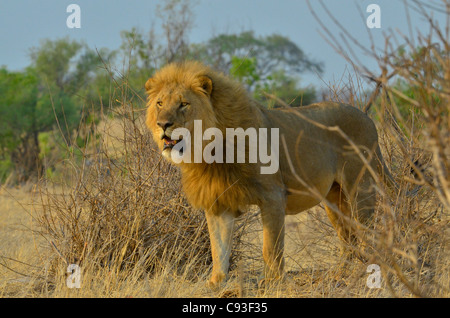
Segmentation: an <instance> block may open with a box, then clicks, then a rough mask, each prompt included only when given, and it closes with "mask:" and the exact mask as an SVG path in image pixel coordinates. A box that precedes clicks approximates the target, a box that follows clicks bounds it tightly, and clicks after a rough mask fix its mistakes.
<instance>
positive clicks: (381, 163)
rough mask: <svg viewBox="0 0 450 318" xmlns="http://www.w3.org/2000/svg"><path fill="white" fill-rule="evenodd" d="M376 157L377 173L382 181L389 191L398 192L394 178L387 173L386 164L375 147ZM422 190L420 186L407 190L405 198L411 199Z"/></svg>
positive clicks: (378, 149) (398, 187) (397, 185)
mask: <svg viewBox="0 0 450 318" xmlns="http://www.w3.org/2000/svg"><path fill="white" fill-rule="evenodd" d="M376 154H377V157H378V162H379V164H378V170H379V171H378V172H379V174H380V175H381V176H382V177H383V181H384V182H385V183H386V184H387V185H388V187H389V188H390V189H393V190H399V189H400V186H399V184H398V183H397V182H396V181H395V179H394V177H393V176H392V174H391V172H390V171H389V169H388V167H387V166H386V163H385V161H384V159H383V156H382V155H381V150H380V148H379V147H377V152H376ZM420 188H422V186H421V185H417V186H415V187H414V188H413V189H412V190H409V191H407V192H406V196H408V197H412V196H414V195H416V194H417V192H418V191H419V190H420Z"/></svg>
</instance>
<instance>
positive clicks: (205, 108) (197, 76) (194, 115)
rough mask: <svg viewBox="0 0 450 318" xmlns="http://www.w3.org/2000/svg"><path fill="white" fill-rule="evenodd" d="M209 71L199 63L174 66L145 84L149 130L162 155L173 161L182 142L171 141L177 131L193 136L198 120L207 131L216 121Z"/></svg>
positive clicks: (166, 68) (169, 66)
mask: <svg viewBox="0 0 450 318" xmlns="http://www.w3.org/2000/svg"><path fill="white" fill-rule="evenodd" d="M206 74H207V69H206V68H204V67H203V68H202V67H201V65H199V64H197V63H184V64H171V65H168V66H167V67H165V68H163V69H162V70H161V71H159V72H157V73H156V74H155V75H154V77H152V78H150V79H149V80H148V81H147V83H146V84H145V89H146V91H147V94H148V111H147V126H148V127H149V128H150V130H151V131H152V134H153V138H154V140H155V141H156V143H157V144H158V147H159V148H160V149H161V151H162V153H163V155H164V156H165V157H166V158H168V159H170V158H171V157H170V152H171V150H172V148H173V147H174V146H175V145H176V144H177V143H178V142H181V139H171V138H172V132H173V131H174V129H176V128H186V129H188V130H189V132H190V133H191V134H192V133H193V126H194V120H195V119H202V123H203V125H204V126H205V127H204V128H208V127H216V126H217V120H216V116H215V113H214V110H213V106H212V103H211V93H212V90H213V82H212V79H211V78H210V77H208V75H206Z"/></svg>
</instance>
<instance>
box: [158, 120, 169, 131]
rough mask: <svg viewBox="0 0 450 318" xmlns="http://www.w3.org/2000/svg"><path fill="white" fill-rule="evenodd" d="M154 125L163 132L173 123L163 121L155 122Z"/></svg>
mask: <svg viewBox="0 0 450 318" xmlns="http://www.w3.org/2000/svg"><path fill="white" fill-rule="evenodd" d="M156 124H157V125H158V126H159V127H161V128H162V129H163V130H164V131H165V130H166V129H167V128H169V127H170V126H172V125H173V122H170V121H168V120H165V121H157V122H156Z"/></svg>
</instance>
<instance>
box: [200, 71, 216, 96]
mask: <svg viewBox="0 0 450 318" xmlns="http://www.w3.org/2000/svg"><path fill="white" fill-rule="evenodd" d="M198 82H199V88H200V89H201V90H203V91H204V92H205V93H206V94H207V95H208V96H211V93H212V90H213V82H212V79H211V78H210V77H209V76H206V75H202V76H199V78H198Z"/></svg>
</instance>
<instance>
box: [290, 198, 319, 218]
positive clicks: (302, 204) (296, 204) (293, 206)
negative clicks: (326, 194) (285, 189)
mask: <svg viewBox="0 0 450 318" xmlns="http://www.w3.org/2000/svg"><path fill="white" fill-rule="evenodd" d="M319 203H320V200H318V199H317V198H314V197H311V196H308V195H301V194H290V195H288V196H287V201H286V215H293V214H297V213H300V212H302V211H305V210H308V209H310V208H312V207H314V206H316V205H317V204H319Z"/></svg>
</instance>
